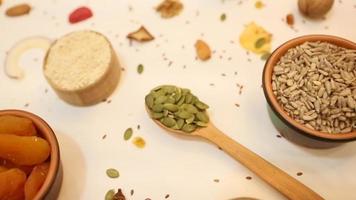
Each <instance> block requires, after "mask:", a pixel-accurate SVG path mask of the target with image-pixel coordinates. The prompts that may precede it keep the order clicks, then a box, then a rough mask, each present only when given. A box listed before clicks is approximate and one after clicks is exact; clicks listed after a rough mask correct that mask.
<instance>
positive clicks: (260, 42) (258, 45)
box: [255, 38, 267, 49]
mask: <svg viewBox="0 0 356 200" xmlns="http://www.w3.org/2000/svg"><path fill="white" fill-rule="evenodd" d="M266 42H267V41H266V38H259V39H258V40H256V42H255V48H256V49H259V48H261V47H262V46H263V45H264V44H265V43H266Z"/></svg>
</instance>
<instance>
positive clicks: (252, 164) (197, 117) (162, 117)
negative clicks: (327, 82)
mask: <svg viewBox="0 0 356 200" xmlns="http://www.w3.org/2000/svg"><path fill="white" fill-rule="evenodd" d="M163 96H164V97H163ZM152 97H153V99H152ZM170 97H173V99H174V102H172V101H170V102H165V101H167V100H168V99H170ZM178 97H179V98H178ZM157 99H159V100H158V101H157ZM162 99H166V100H165V101H162ZM145 101H146V106H145V107H146V110H147V112H148V113H149V115H150V116H151V118H152V120H153V121H154V122H155V123H156V124H158V125H159V126H160V127H162V128H163V129H165V130H167V131H169V132H173V133H178V134H184V135H192V136H199V137H202V138H205V139H207V140H209V141H210V142H212V143H214V144H216V145H217V146H218V147H220V148H221V149H222V150H224V152H226V153H227V154H229V155H230V156H231V157H233V158H234V159H236V160H237V161H239V162H240V163H241V164H242V165H244V166H245V167H247V168H248V169H250V170H251V171H252V172H254V173H255V174H256V175H258V176H259V177H260V178H261V179H263V180H264V181H266V183H268V184H269V185H271V186H272V187H273V188H275V189H276V190H277V191H279V192H280V193H282V194H283V195H284V196H286V197H287V198H288V199H313V200H321V199H323V198H322V197H321V196H320V195H319V194H317V193H316V192H314V191H313V190H311V189H310V188H309V187H307V186H305V185H304V184H303V183H301V182H299V181H298V180H296V179H295V178H293V177H292V176H290V175H288V174H287V173H285V172H284V171H282V170H281V169H279V168H278V167H276V166H274V165H273V164H271V163H270V162H268V161H266V160H265V159H263V158H262V157H260V156H259V155H257V154H255V153H254V152H252V151H251V150H249V149H247V148H246V147H244V146H243V145H241V144H239V143H238V142H236V141H235V140H233V139H232V138H230V137H229V136H227V135H225V134H224V133H223V132H222V131H220V130H219V129H218V128H216V127H215V126H214V125H213V124H212V123H211V121H210V120H209V117H208V114H207V112H206V110H207V109H208V108H209V106H208V105H207V104H205V103H204V102H202V101H200V100H199V98H198V97H196V96H195V95H194V94H192V93H191V92H190V90H188V89H183V88H179V87H176V86H173V85H162V86H158V87H156V88H154V89H152V90H151V92H150V93H149V94H148V95H147V96H146V98H145ZM165 103H170V104H173V105H176V106H178V110H177V111H176V109H172V108H170V106H171V105H170V106H168V107H169V108H170V109H167V108H168V107H167V105H166V106H164V104H165ZM188 105H189V106H188ZM192 106H194V108H196V109H194V108H193V109H192ZM157 108H159V109H157ZM232 123H233V122H232Z"/></svg>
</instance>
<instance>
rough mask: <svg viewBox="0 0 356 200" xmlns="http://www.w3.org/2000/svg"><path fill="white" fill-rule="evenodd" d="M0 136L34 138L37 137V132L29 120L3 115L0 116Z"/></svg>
mask: <svg viewBox="0 0 356 200" xmlns="http://www.w3.org/2000/svg"><path fill="white" fill-rule="evenodd" d="M0 134H14V135H23V136H34V135H37V131H36V128H35V126H34V125H33V123H32V121H31V120H30V119H27V118H23V117H17V116H14V115H3V116H0Z"/></svg>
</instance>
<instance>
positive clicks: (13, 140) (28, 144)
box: [0, 134, 50, 165]
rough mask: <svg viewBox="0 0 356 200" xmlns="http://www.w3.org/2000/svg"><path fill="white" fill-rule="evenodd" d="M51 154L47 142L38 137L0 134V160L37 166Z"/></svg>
mask: <svg viewBox="0 0 356 200" xmlns="http://www.w3.org/2000/svg"><path fill="white" fill-rule="evenodd" d="M49 154H50V146H49V144H48V142H47V141H46V140H44V139H43V138H40V137H37V136H17V135H10V134H0V158H3V159H7V160H10V161H11V162H13V163H15V164H18V165H36V164H39V163H42V162H44V161H45V160H46V159H47V158H48V156H49Z"/></svg>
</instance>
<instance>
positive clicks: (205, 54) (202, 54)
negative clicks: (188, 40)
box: [195, 40, 211, 61]
mask: <svg viewBox="0 0 356 200" xmlns="http://www.w3.org/2000/svg"><path fill="white" fill-rule="evenodd" d="M195 50H196V52H197V56H198V58H199V59H200V60H203V61H205V60H208V59H209V58H210V57H211V50H210V47H209V45H208V44H207V43H205V42H204V41H203V40H197V41H196V42H195Z"/></svg>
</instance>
